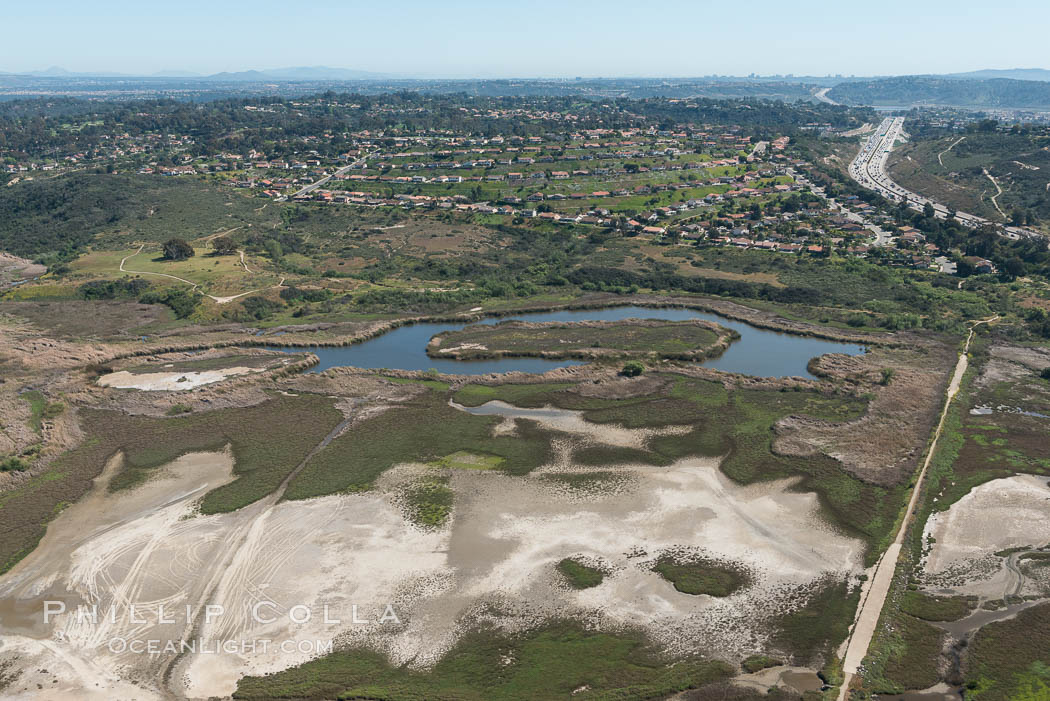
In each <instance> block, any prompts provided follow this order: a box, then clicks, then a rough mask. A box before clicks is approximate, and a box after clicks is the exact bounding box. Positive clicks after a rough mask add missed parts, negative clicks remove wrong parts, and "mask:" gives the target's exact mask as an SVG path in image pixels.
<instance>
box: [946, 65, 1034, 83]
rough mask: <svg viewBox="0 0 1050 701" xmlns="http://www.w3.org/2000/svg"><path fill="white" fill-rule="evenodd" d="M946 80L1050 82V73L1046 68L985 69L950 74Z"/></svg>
mask: <svg viewBox="0 0 1050 701" xmlns="http://www.w3.org/2000/svg"><path fill="white" fill-rule="evenodd" d="M942 77H944V78H976V79H978V80H987V79H989V78H1009V79H1011V80H1042V81H1050V71H1048V70H1046V69H1045V68H1007V69H1001V70H1000V69H994V68H992V69H985V70H982V71H970V72H968V73H949V74H948V75H945V76H942Z"/></svg>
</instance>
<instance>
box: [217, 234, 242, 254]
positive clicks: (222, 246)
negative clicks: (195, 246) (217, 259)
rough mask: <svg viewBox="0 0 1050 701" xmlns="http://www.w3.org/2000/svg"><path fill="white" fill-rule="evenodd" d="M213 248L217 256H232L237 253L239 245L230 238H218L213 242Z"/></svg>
mask: <svg viewBox="0 0 1050 701" xmlns="http://www.w3.org/2000/svg"><path fill="white" fill-rule="evenodd" d="M211 247H212V250H213V251H214V252H215V255H217V256H232V255H233V254H234V253H236V252H237V244H236V243H234V242H233V239H231V238H230V237H229V236H216V237H215V238H213V239H212V240H211Z"/></svg>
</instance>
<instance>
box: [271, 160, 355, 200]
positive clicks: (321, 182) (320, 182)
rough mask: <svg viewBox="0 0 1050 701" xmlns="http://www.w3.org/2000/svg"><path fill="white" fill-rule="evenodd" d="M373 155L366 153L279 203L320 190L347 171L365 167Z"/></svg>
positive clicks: (283, 198)
mask: <svg viewBox="0 0 1050 701" xmlns="http://www.w3.org/2000/svg"><path fill="white" fill-rule="evenodd" d="M371 155H372V154H371V153H366V154H365V155H363V156H361V157H360V158H358V159H357V160H356V161H354V162H353V163H348V164H347V165H345V166H343V167H342V168H340V169H339V170H337V171H335V172H334V173H332V174H331V175H326V176H325V177H323V178H321V179H320V180H318V181H316V182H313V183H310V184H309V185H307V186H306V187H304V188H302V189H301V190H297V191H296V192H293V193H292V194H291V195H288V196H286V197H282V198H278V202H284V201H285V200H289V199H294V198H295V197H296V196H298V195H304V194H306V193H309V192H313V191H314V190H316V189H317V188H319V187H321V186H322V185H324V184H326V183H327V182H328V181H329V180H331V179H332V178H334V177H337V176H340V175H343V174H344V173H346V172H347V171H350V170H352V169H354V168H356V167H358V166H361V165H364V163H365V161H367V160H368V158H369V156H371Z"/></svg>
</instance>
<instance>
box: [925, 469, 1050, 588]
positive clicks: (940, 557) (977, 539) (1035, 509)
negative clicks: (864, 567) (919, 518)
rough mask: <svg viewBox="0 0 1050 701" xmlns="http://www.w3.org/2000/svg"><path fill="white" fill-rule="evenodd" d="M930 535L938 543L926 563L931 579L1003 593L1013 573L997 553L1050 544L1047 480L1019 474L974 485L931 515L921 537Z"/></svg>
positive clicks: (1049, 501)
mask: <svg viewBox="0 0 1050 701" xmlns="http://www.w3.org/2000/svg"><path fill="white" fill-rule="evenodd" d="M931 536H932V537H933V538H934V543H933V546H932V548H931V549H930V552H929V554H928V555H927V556H926V558H925V560H924V563H923V564H924V567H925V572H926V574H927V576H928V577H929V578H930V579H931V581H934V582H938V583H941V584H950V585H951V586H952V587H953V588H954V589H956V590H957V591H959V592H961V593H966V594H975V595H1001V594H1002V591H1003V588H1004V586H1006V585H1007V584H1008V583H1009V580H1010V579H1011V575H1010V573H1009V572H1008V571H1007V570H1006V568H1005V566H1004V559H1002V558H998V557H996V556H995V553H996V552H1000V551H1003V550H1008V549H1010V548H1018V547H1022V546H1026V545H1027V546H1032V547H1041V546H1044V545H1047V544H1048V543H1050V486H1048V485H1047V478H1046V477H1037V476H1034V475H1016V476H1014V477H1005V478H1002V479H997V480H992V481H990V482H985V483H984V484H982V485H979V486H977V487H974V488H973V489H972V490H970V492H969V493H968V494H967V495H966V496H964V497H963V498H962V499H960V500H959V501H957V502H956V503H954V504H952V506H951V508H950V509H948V510H947V511H942V512H939V513H936V514H934V515H933V516H931V517H930V519H929V521H928V522H927V524H926V529H925V532H924V534H923V537H924V539H928V538H930V537H931ZM996 592H998V594H996Z"/></svg>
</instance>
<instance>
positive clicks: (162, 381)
mask: <svg viewBox="0 0 1050 701" xmlns="http://www.w3.org/2000/svg"><path fill="white" fill-rule="evenodd" d="M265 371H266V368H249V367H243V366H238V367H232V368H222V369H221V370H201V371H199V372H148V373H134V372H128V371H127V370H121V371H120V372H111V373H109V374H107V375H103V376H102V377H100V378H98V384H100V385H101V386H103V387H114V388H116V389H140V390H145V391H166V392H175V391H178V390H186V389H194V388H195V387H200V386H201V385H207V384H211V383H212V382H221V381H222V380H225V379H226V378H227V377H235V376H237V375H247V374H248V373H252V372H265Z"/></svg>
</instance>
